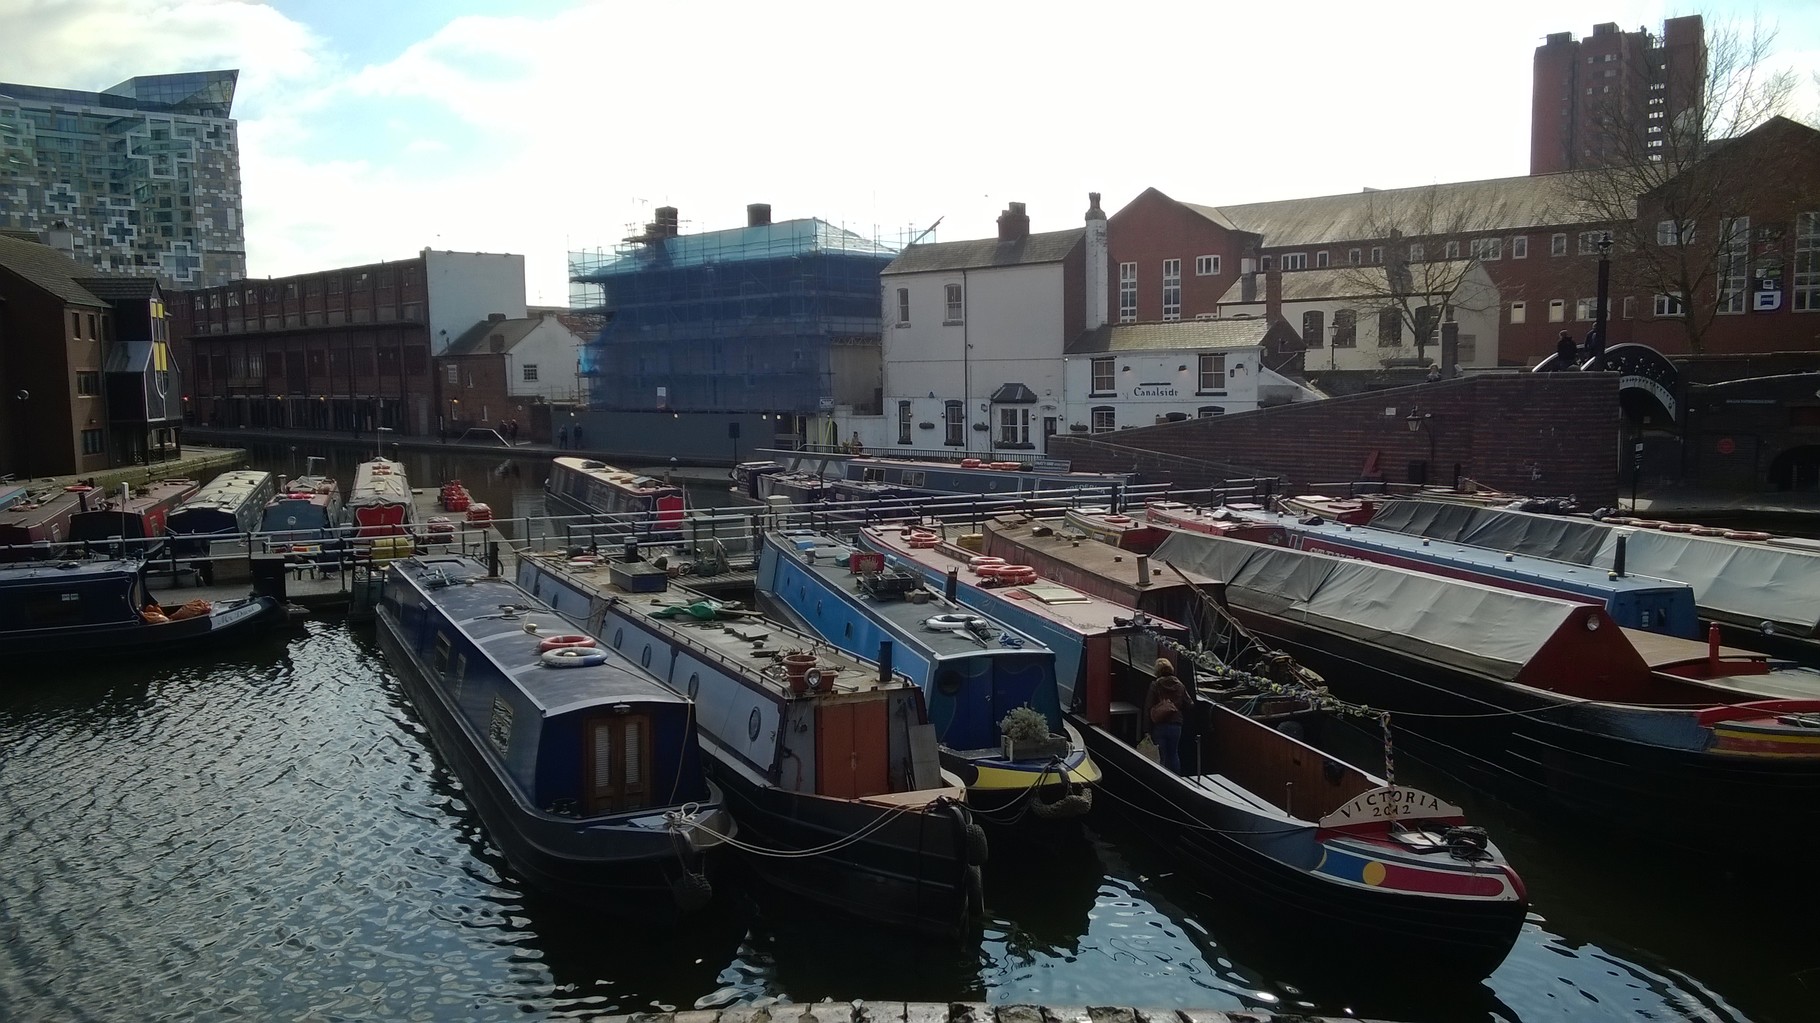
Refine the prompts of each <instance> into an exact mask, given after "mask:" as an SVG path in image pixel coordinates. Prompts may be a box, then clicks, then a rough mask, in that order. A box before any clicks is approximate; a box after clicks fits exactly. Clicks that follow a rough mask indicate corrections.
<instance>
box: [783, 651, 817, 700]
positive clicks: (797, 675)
mask: <svg viewBox="0 0 1820 1023" xmlns="http://www.w3.org/2000/svg"><path fill="white" fill-rule="evenodd" d="M813 667H815V655H814V654H810V653H803V652H801V651H797V652H796V653H789V654H785V655H784V680H785V681H786V682H788V683H789V684H790V691H791V692H792V693H795V694H796V695H798V696H801V695H802V694H804V693H806V692H808V691H809V679H808V674H809V669H810V668H813Z"/></svg>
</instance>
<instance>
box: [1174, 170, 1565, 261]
mask: <svg viewBox="0 0 1820 1023" xmlns="http://www.w3.org/2000/svg"><path fill="white" fill-rule="evenodd" d="M1580 178H1581V175H1580V174H1577V173H1567V174H1537V175H1532V176H1527V177H1520V178H1490V179H1487V180H1485V181H1457V182H1450V183H1446V184H1436V185H1419V186H1416V187H1414V188H1390V189H1383V190H1380V191H1361V192H1348V193H1346V194H1344V195H1324V196H1317V197H1314V198H1308V199H1284V200H1281V201H1278V202H1258V203H1248V204H1246V205H1242V206H1197V205H1195V204H1193V203H1183V204H1182V205H1184V206H1187V207H1188V208H1189V209H1191V210H1194V211H1195V212H1196V213H1199V214H1200V215H1202V216H1204V217H1206V218H1207V219H1209V220H1211V221H1213V222H1214V223H1216V224H1219V225H1220V226H1221V227H1225V228H1227V229H1229V230H1238V231H1249V232H1252V233H1254V234H1259V235H1262V236H1263V238H1264V244H1265V245H1267V246H1269V247H1271V248H1280V247H1283V246H1288V245H1329V244H1333V243H1336V242H1348V241H1370V240H1376V239H1380V238H1384V237H1387V236H1388V235H1389V230H1388V228H1391V227H1394V228H1396V229H1398V230H1400V231H1401V232H1402V233H1403V234H1404V235H1408V236H1418V235H1434V234H1466V235H1470V234H1478V233H1484V234H1491V233H1496V232H1499V231H1517V230H1529V229H1533V228H1539V227H1556V226H1572V225H1576V224H1587V223H1594V222H1597V221H1598V220H1599V217H1598V216H1597V214H1596V213H1594V212H1593V211H1592V210H1591V208H1590V207H1588V206H1587V205H1586V203H1585V202H1583V201H1582V200H1580V199H1579V198H1577V195H1579V194H1582V193H1583V189H1582V188H1581V186H1580V185H1579V184H1578V181H1579V179H1580Z"/></svg>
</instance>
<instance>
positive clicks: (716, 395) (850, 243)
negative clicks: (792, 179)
mask: <svg viewBox="0 0 1820 1023" xmlns="http://www.w3.org/2000/svg"><path fill="white" fill-rule="evenodd" d="M654 228H655V225H654ZM672 231H673V228H672ZM895 255H896V250H895V249H894V248H891V247H889V246H887V245H884V244H881V243H879V242H876V241H873V240H871V239H868V238H865V237H863V236H861V235H858V234H855V233H854V232H852V231H848V230H846V229H844V228H840V227H836V226H834V225H832V224H829V223H827V222H826V221H822V220H789V221H784V222H782V223H777V224H764V225H760V226H755V227H743V228H734V229H729V230H724V231H708V232H703V233H700V234H692V235H686V236H684V235H677V234H674V233H670V234H668V235H667V236H666V235H664V234H663V232H661V231H659V230H655V229H653V230H648V231H647V233H646V235H644V236H640V237H638V238H634V239H631V240H629V241H628V242H627V244H626V245H624V246H621V247H620V248H619V249H617V250H615V251H614V252H612V253H604V252H596V253H588V252H571V253H570V254H569V277H570V282H571V285H570V306H571V307H572V308H574V309H575V310H576V311H577V312H588V313H594V314H598V315H600V316H602V317H603V318H604V320H605V326H604V327H603V329H602V330H601V332H600V334H599V336H597V337H596V338H595V339H594V340H593V341H591V342H590V343H589V344H587V345H586V346H585V347H584V348H583V352H582V360H581V370H582V377H583V380H584V381H585V383H586V388H587V395H588V404H589V406H590V407H592V408H602V409H652V408H670V409H675V410H678V411H759V410H768V411H777V412H813V411H816V410H817V409H818V408H819V407H820V405H821V404H822V401H823V399H824V398H826V397H828V396H830V395H832V394H833V393H834V392H833V387H834V382H833V373H832V368H831V365H830V363H831V356H830V350H831V349H832V348H833V347H834V346H836V345H839V344H843V343H872V344H876V343H877V342H878V337H879V330H880V320H879V290H878V289H879V283H878V281H879V277H878V275H879V271H880V270H882V269H884V267H885V265H886V264H888V263H890V262H891V260H892V258H893V257H894V256H895Z"/></svg>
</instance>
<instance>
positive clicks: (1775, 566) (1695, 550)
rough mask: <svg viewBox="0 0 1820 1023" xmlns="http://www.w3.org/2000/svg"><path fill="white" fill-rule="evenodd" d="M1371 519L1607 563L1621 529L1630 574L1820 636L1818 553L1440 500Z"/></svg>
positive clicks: (1705, 610) (1383, 511) (1724, 612)
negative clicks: (1683, 587)
mask: <svg viewBox="0 0 1820 1023" xmlns="http://www.w3.org/2000/svg"><path fill="white" fill-rule="evenodd" d="M1371 524H1372V525H1373V526H1381V527H1383V528H1385V529H1392V530H1395V531H1397V532H1399V533H1410V534H1413V535H1416V536H1427V537H1433V538H1435V539H1444V540H1450V541H1453V542H1456V543H1464V544H1470V545H1472V546H1474V547H1489V548H1491V549H1492V550H1500V551H1513V552H1515V553H1518V554H1531V555H1534V556H1536V557H1539V558H1549V559H1551V560H1554V561H1568V562H1573V563H1574V564H1579V565H1592V566H1597V567H1600V568H1608V569H1609V568H1611V567H1612V565H1613V562H1614V559H1615V558H1616V556H1617V548H1618V535H1619V531H1620V530H1621V529H1622V530H1623V531H1624V532H1625V533H1626V534H1627V537H1628V538H1627V539H1626V541H1625V553H1624V564H1625V571H1626V572H1631V573H1635V574H1637V575H1647V576H1655V577H1657V578H1660V579H1673V580H1675V581H1677V582H1684V583H1686V584H1687V585H1689V586H1690V587H1692V588H1693V591H1694V601H1695V603H1696V604H1697V605H1698V606H1699V609H1700V612H1701V613H1702V614H1705V615H1707V616H1709V617H1712V618H1718V619H1721V620H1723V621H1729V622H1733V623H1736V624H1740V625H1748V626H1756V625H1759V624H1761V623H1763V622H1774V623H1775V624H1776V627H1777V628H1778V629H1779V630H1782V631H1785V632H1793V633H1795V634H1797V635H1802V636H1812V635H1815V634H1816V632H1820V553H1817V552H1813V551H1807V550H1797V549H1793V548H1789V547H1780V546H1769V545H1766V544H1763V543H1758V542H1752V541H1746V540H1727V539H1725V538H1723V537H1714V536H1694V535H1693V534H1691V533H1664V532H1660V531H1658V530H1654V529H1643V528H1637V527H1620V526H1613V525H1610V524H1608V523H1604V522H1595V521H1593V520H1591V519H1570V518H1564V517H1562V516H1558V515H1537V514H1534V513H1531V512H1520V511H1510V510H1507V509H1502V508H1471V507H1467V506H1465V505H1455V504H1444V503H1442V502H1439V501H1390V502H1386V503H1385V504H1384V506H1383V507H1382V508H1380V509H1379V510H1378V511H1377V512H1376V513H1375V514H1374V515H1373V516H1372V518H1371Z"/></svg>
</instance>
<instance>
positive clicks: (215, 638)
mask: <svg viewBox="0 0 1820 1023" xmlns="http://www.w3.org/2000/svg"><path fill="white" fill-rule="evenodd" d="M281 618H282V614H281V611H280V609H279V607H278V602H277V601H276V600H274V599H272V598H271V597H249V598H247V599H246V601H245V602H244V603H239V604H236V605H234V606H231V607H223V608H221V609H219V610H216V611H214V612H213V613H211V614H207V615H199V616H197V617H195V618H186V619H183V620H182V621H171V622H160V623H158V624H156V625H153V624H150V623H148V622H143V621H138V620H130V621H121V622H109V623H104V624H98V625H82V626H69V627H61V628H53V629H33V630H28V631H21V632H12V633H0V657H29V658H40V659H41V658H47V657H93V656H96V655H101V656H106V657H116V656H118V655H121V654H165V653H180V652H187V651H194V650H200V649H206V648H210V647H218V646H223V645H226V644H229V643H238V642H242V641H245V640H247V639H251V638H252V637H254V636H256V635H258V634H259V633H261V632H263V631H264V630H265V629H266V628H268V627H270V626H271V625H273V624H275V623H276V622H278V621H279V620H280V619H281Z"/></svg>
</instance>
